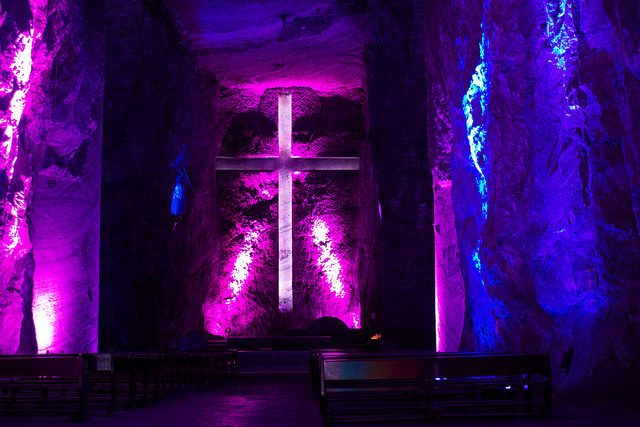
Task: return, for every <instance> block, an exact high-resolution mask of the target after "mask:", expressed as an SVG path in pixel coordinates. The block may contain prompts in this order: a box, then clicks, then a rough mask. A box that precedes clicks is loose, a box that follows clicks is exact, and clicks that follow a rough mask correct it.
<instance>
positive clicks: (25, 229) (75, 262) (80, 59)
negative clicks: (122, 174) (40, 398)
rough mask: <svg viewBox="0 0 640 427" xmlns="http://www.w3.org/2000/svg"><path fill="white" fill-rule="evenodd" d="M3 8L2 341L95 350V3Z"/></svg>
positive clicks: (24, 346)
mask: <svg viewBox="0 0 640 427" xmlns="http://www.w3.org/2000/svg"><path fill="white" fill-rule="evenodd" d="M2 8H3V10H2V17H3V18H2V22H1V25H2V34H3V35H2V37H3V44H2V45H3V54H2V58H3V61H2V65H1V67H2V71H3V72H2V75H3V81H2V96H3V99H5V100H7V102H6V103H3V105H4V106H5V107H3V118H2V129H3V131H4V137H3V143H2V149H3V152H2V165H1V168H2V182H3V183H4V184H2V190H1V191H2V199H3V200H2V203H3V217H2V224H1V225H0V227H1V231H0V234H1V237H0V239H1V240H2V253H1V257H2V273H1V274H2V275H1V277H0V286H1V288H0V329H1V330H2V337H1V338H0V353H16V352H19V353H32V352H35V351H39V352H46V351H66V352H77V351H95V350H96V349H97V326H98V319H97V316H98V256H99V255H98V244H99V243H98V242H99V221H100V203H99V201H100V154H101V141H102V136H101V133H102V87H103V82H104V75H103V67H104V63H103V61H104V38H103V33H102V25H101V15H100V3H99V2H95V4H91V5H86V4H84V2H76V1H49V2H46V1H26V0H25V1H12V2H6V3H5V2H3V4H2ZM89 28H90V29H91V30H88V29H89Z"/></svg>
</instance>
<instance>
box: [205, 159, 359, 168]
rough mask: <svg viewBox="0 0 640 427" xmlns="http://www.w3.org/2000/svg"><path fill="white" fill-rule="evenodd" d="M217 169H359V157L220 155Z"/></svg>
mask: <svg viewBox="0 0 640 427" xmlns="http://www.w3.org/2000/svg"><path fill="white" fill-rule="evenodd" d="M216 169H217V170H230V171H273V170H279V169H289V170H292V171H320V170H323V171H330V170H358V169H360V158H359V157H289V158H284V159H283V158H282V157H218V158H217V163H216Z"/></svg>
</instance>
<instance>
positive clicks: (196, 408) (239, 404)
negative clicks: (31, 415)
mask: <svg viewBox="0 0 640 427" xmlns="http://www.w3.org/2000/svg"><path fill="white" fill-rule="evenodd" d="M42 425H49V426H54V427H55V426H69V427H71V426H74V427H85V426H115V427H133V426H136V427H161V426H180V427H190V426H205V427H209V426H216V427H225V426H229V427H241V426H303V427H314V426H322V425H323V423H322V417H321V414H320V411H319V408H318V405H317V403H316V401H314V400H313V399H312V397H311V386H310V383H309V377H308V376H307V375H293V374H243V375H240V376H238V377H237V378H235V379H233V380H231V381H230V382H229V383H227V384H225V385H224V386H220V387H219V388H217V389H215V390H211V391H206V392H197V393H192V394H188V395H182V396H178V397H172V398H168V399H165V400H164V401H162V402H160V403H157V404H154V405H152V406H149V407H146V408H139V409H136V410H134V411H125V412H119V413H117V414H115V415H112V416H109V417H107V416H103V415H101V414H94V415H93V416H92V418H91V420H90V421H87V422H80V423H71V422H67V421H65V420H62V419H57V420H33V419H15V418H12V419H6V418H2V417H0V426H16V427H35V426H42ZM380 425H382V426H400V425H401V426H426V425H439V426H442V427H451V426H456V427H476V426H480V427H485V426H486V427H489V426H517V427H520V426H524V427H534V426H553V427H555V426H576V427H578V426H580V427H582V426H594V427H595V426H640V407H639V408H638V409H637V410H636V411H635V412H634V411H630V410H620V409H616V408H608V409H607V408H593V407H592V408H589V409H586V408H580V407H557V408H555V409H554V414H553V416H552V417H551V418H549V419H540V418H530V419H515V420H501V419H484V420H478V419H470V420H444V421H441V422H439V423H433V422H419V423H417V422H411V423H402V424H395V423H383V424H380ZM359 426H363V424H359Z"/></svg>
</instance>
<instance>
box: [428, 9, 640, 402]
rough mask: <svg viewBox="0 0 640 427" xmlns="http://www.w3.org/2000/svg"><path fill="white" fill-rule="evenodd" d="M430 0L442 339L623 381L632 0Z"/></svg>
mask: <svg viewBox="0 0 640 427" xmlns="http://www.w3.org/2000/svg"><path fill="white" fill-rule="evenodd" d="M444 5H445V2H442V4H433V5H432V6H430V7H432V9H431V10H432V11H433V15H431V16H432V18H431V19H433V21H428V25H426V29H427V30H426V34H427V36H426V37H427V39H428V40H431V41H432V44H429V45H430V46H429V51H428V52H429V55H428V57H429V58H431V59H427V64H428V66H427V76H428V78H429V79H430V80H432V81H433V83H434V85H433V87H432V88H431V89H430V93H431V96H430V100H429V102H430V105H431V106H432V108H431V112H430V118H431V119H432V122H431V123H432V125H431V126H432V127H431V129H430V135H432V138H431V141H432V143H433V147H432V149H433V150H434V151H435V154H436V156H434V158H433V159H434V160H432V161H433V163H432V167H433V168H434V171H435V173H434V174H435V175H436V176H438V177H439V179H442V180H444V181H445V182H447V181H449V180H451V183H452V184H451V185H452V187H451V189H452V191H451V196H450V198H447V197H446V192H445V191H444V190H443V189H442V188H436V192H437V194H438V192H439V194H443V195H444V196H443V200H441V201H440V202H441V205H440V209H445V207H446V206H447V205H448V204H449V203H450V204H451V205H452V206H453V213H454V214H455V225H456V232H457V236H456V238H455V239H453V238H451V237H450V236H449V237H448V238H447V237H446V236H443V238H445V239H448V240H447V242H448V243H447V244H448V246H447V247H449V248H454V247H456V246H457V247H458V248H459V251H460V252H459V253H460V256H459V260H460V261H459V262H460V270H457V271H461V272H462V277H463V278H464V290H465V294H464V295H465V296H466V301H465V300H462V299H460V298H458V299H454V300H453V303H454V304H456V307H454V308H451V307H446V308H445V310H443V312H441V316H443V317H444V319H442V318H441V322H444V324H445V325H447V326H445V327H444V329H443V330H444V334H443V335H442V336H441V338H442V337H444V340H445V341H446V345H447V347H446V348H447V349H449V350H455V349H458V348H459V349H462V350H482V351H501V350H513V351H531V352H534V351H550V352H551V354H552V366H553V369H554V372H555V376H554V382H555V384H557V386H558V387H559V389H560V390H567V391H568V390H584V391H594V390H596V389H597V388H600V392H606V391H613V390H614V389H615V388H619V389H624V387H625V386H626V385H628V384H632V383H633V382H636V383H637V381H638V378H639V376H640V372H639V371H638V368H637V364H636V362H634V361H637V360H638V358H639V357H640V354H638V350H637V346H635V345H634V344H625V343H627V342H628V343H632V342H637V340H638V337H639V336H640V318H639V317H638V311H637V307H638V304H639V303H640V299H639V296H638V293H637V289H638V286H639V284H640V276H639V275H638V265H640V264H639V262H640V241H639V239H638V215H637V212H638V198H637V194H638V176H640V175H639V174H640V168H639V167H638V157H637V153H638V147H639V145H638V144H639V143H638V141H640V139H638V125H637V120H636V119H633V117H638V114H639V110H638V103H637V99H638V98H639V97H640V72H639V71H640V70H639V68H638V60H637V58H638V52H639V50H638V49H639V48H638V46H639V43H640V33H639V32H638V29H637V28H638V27H637V23H638V20H639V10H638V7H637V6H635V5H634V6H632V5H631V3H627V2H590V3H589V4H585V3H584V2H572V1H562V0H560V1H546V2H545V1H535V0H527V1H519V2H513V3H510V4H509V5H506V4H504V2H497V1H493V0H491V1H475V2H471V3H469V2H464V4H463V3H462V2H454V3H450V2H447V3H446V7H445V6H444ZM442 11H444V12H442ZM525 16H526V18H525ZM427 19H430V18H427ZM429 22H430V24H429ZM443 22H444V24H443ZM430 62H431V63H430ZM479 66H482V67H484V70H485V72H484V73H482V74H480V73H479V72H478V67H479ZM483 76H484V78H483ZM483 88H484V89H483ZM482 90H484V91H486V96H485V97H484V98H483V96H478V95H477V94H480V95H482V94H481V92H482ZM470 93H475V95H473V96H469V94H470ZM470 124H471V126H469V125H470ZM482 133H485V137H484V142H483V143H484V147H483V148H481V150H480V152H484V155H481V156H480V157H478V156H477V155H474V154H477V153H478V151H477V145H475V143H476V142H477V141H478V139H477V137H478V135H480V134H482ZM474 150H476V151H475V152H474ZM449 153H451V154H449ZM447 159H448V160H447ZM479 172H482V174H483V176H484V177H485V178H486V184H485V188H484V189H483V188H482V186H481V185H479V181H478V176H479ZM449 174H450V175H449ZM438 203H439V202H438V200H437V201H436V204H437V205H438ZM485 203H486V207H485V206H484V204H485ZM438 209H439V208H438V206H436V212H438ZM436 225H437V224H436ZM436 232H437V233H438V230H437V228H436ZM440 233H442V230H440ZM436 240H437V239H436ZM438 256H442V257H443V258H442V259H447V260H449V263H448V265H449V268H448V271H449V272H450V273H446V274H444V278H445V279H446V281H445V282H443V283H442V285H443V286H444V287H446V288H447V289H459V285H458V283H459V282H458V279H457V277H458V276H457V274H459V273H456V268H455V267H456V266H455V262H456V259H455V257H451V256H450V255H448V254H446V253H444V252H442V253H438ZM463 301H464V304H462V302H463ZM463 313H464V314H463ZM462 317H464V328H457V327H456V326H455V325H459V322H460V319H461V318H462ZM457 343H460V344H459V346H458V345H457ZM455 347H457V348H455ZM561 366H562V369H561V368H560V367H561Z"/></svg>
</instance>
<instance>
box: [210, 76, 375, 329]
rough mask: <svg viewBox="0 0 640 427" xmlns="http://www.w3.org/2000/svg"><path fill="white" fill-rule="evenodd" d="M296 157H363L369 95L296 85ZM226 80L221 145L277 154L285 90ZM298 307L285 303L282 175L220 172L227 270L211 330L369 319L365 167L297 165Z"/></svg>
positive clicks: (234, 152)
mask: <svg viewBox="0 0 640 427" xmlns="http://www.w3.org/2000/svg"><path fill="white" fill-rule="evenodd" d="M291 91H292V104H293V105H292V115H293V121H294V123H293V136H292V138H293V141H292V154H293V155H294V156H306V157H317V156H325V157H327V156H358V155H359V149H360V145H361V144H362V140H363V137H364V118H363V105H362V101H363V94H362V92H361V91H357V90H356V91H343V92H339V93H335V94H330V95H328V96H327V94H320V93H318V92H316V91H315V90H313V89H310V88H293V89H291ZM278 92H279V90H278V89H277V88H273V89H270V90H267V91H266V92H265V93H264V94H261V95H256V94H252V93H250V92H248V91H242V90H239V91H235V90H228V89H224V90H223V91H222V93H221V101H222V108H223V116H222V117H224V120H222V121H221V125H222V126H223V127H224V129H225V134H224V138H223V139H222V142H221V147H220V154H221V155H224V156H277V150H278V148H277V144H278V142H277V124H276V123H277V95H278ZM293 183H294V184H293V216H294V221H293V223H294V226H293V239H294V244H293V259H294V272H293V313H279V312H278V262H277V241H278V238H277V236H278V234H277V233H278V230H277V225H278V219H277V214H278V194H279V193H278V174H277V172H275V173H272V172H251V173H248V172H237V171H218V185H219V190H218V201H219V209H220V216H219V218H220V228H219V234H218V235H217V236H219V239H220V254H219V258H218V259H217V263H218V276H217V279H216V280H215V281H213V282H212V283H211V284H210V286H209V293H208V296H207V301H206V302H205V305H204V308H203V309H204V313H205V319H206V327H207V330H208V331H209V332H211V333H215V334H221V335H224V334H228V333H231V334H236V335H237V334H240V335H242V334H250V335H263V334H269V333H271V334H273V333H283V332H284V331H285V330H286V329H290V328H305V327H306V326H307V325H308V324H309V323H310V322H311V321H313V320H315V319H317V318H319V317H322V316H334V317H338V318H340V319H341V320H343V321H344V322H345V323H346V324H347V325H349V326H350V327H359V326H360V304H359V294H358V287H357V271H356V264H355V262H354V260H355V253H356V247H357V244H358V241H359V234H358V225H357V215H356V213H357V209H356V206H357V203H358V202H357V196H356V192H355V190H356V188H358V172H356V171H347V172H340V171H313V172H293Z"/></svg>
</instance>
